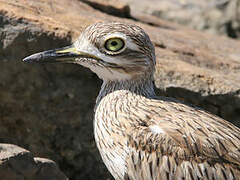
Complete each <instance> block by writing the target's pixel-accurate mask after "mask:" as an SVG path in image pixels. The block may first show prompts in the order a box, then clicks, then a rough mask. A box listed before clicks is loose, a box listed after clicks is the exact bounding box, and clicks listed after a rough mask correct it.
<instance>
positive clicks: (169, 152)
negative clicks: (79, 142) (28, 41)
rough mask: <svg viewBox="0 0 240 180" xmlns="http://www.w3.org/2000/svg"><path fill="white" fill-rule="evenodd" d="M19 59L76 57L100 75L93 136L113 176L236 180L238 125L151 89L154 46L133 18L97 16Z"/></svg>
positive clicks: (154, 179)
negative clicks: (63, 39)
mask: <svg viewBox="0 0 240 180" xmlns="http://www.w3.org/2000/svg"><path fill="white" fill-rule="evenodd" d="M23 61H24V62H29V63H31V62H38V63H44V62H54V63H55V62H59V63H75V64H79V65H82V66H84V67H87V68H89V69H91V71H93V72H94V73H96V74H97V76H98V77H99V78H100V79H102V81H103V82H102V86H101V90H100V92H99V94H98V97H97V98H96V105H95V109H94V137H95V142H96V144H97V148H98V150H99V152H100V155H101V158H102V160H103V162H104V164H105V165H106V167H107V169H108V170H109V172H110V173H111V174H112V176H113V177H114V179H116V180H178V179H185V180H199V179H203V180H208V179H209V180H210V179H211V180H213V179H215V180H236V179H240V129H239V128H238V127H236V126H234V125H233V124H231V123H230V122H228V121H226V120H224V119H222V118H220V117H218V116H216V115H213V114H211V113H209V112H207V111H205V110H203V109H201V108H198V107H196V106H194V105H191V104H187V103H184V102H182V101H180V100H177V99H174V98H171V97H165V96H157V95H156V94H155V92H154V78H153V75H154V72H155V65H156V57H155V48H154V45H153V43H152V42H151V40H150V37H149V36H148V35H147V33H146V32H145V31H144V30H143V29H142V28H141V27H139V26H137V25H135V24H127V23H123V22H98V23H95V24H92V25H90V26H88V27H87V28H86V29H85V30H83V32H82V33H81V35H80V36H79V38H78V39H77V40H76V41H75V42H74V43H73V44H72V45H70V46H67V47H63V48H58V49H53V50H48V51H43V52H40V53H36V54H33V55H31V56H28V57H26V58H24V59H23Z"/></svg>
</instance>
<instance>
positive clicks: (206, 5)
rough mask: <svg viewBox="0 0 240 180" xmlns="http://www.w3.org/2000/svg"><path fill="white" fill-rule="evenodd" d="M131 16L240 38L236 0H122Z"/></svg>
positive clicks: (238, 11) (239, 3)
mask: <svg viewBox="0 0 240 180" xmlns="http://www.w3.org/2000/svg"><path fill="white" fill-rule="evenodd" d="M123 2H125V3H127V4H128V5H129V6H130V8H131V15H132V16H135V14H139V13H140V14H143V13H144V14H149V15H154V16H156V17H160V18H161V19H165V20H168V21H172V22H176V23H178V24H182V25H186V26H188V27H192V28H194V29H197V30H202V31H206V32H210V33H212V34H220V35H226V36H228V37H232V38H240V1H239V0H211V1H209V0H201V1H195V0H161V1H159V0H142V1H141V3H139V1H138V0H123Z"/></svg>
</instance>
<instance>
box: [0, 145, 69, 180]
mask: <svg viewBox="0 0 240 180" xmlns="http://www.w3.org/2000/svg"><path fill="white" fill-rule="evenodd" d="M0 179H4V180H24V179H31V180H46V179H51V180H67V178H66V176H65V175H64V174H63V173H62V172H61V171H60V170H59V169H58V167H57V165H56V163H55V162H53V161H51V160H49V159H43V158H33V155H32V154H31V153H30V152H29V151H27V150H25V149H23V148H21V147H19V146H16V145H12V144H0Z"/></svg>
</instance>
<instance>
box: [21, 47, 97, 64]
mask: <svg viewBox="0 0 240 180" xmlns="http://www.w3.org/2000/svg"><path fill="white" fill-rule="evenodd" d="M76 58H94V59H96V60H97V59H99V58H97V57H95V56H93V55H91V54H88V53H84V52H81V51H78V50H77V49H76V48H75V47H74V45H71V46H67V47H64V48H60V49H54V50H49V51H43V52H40V53H36V54H33V55H31V56H28V57H26V58H24V59H23V61H24V62H63V63H74V62H75V61H76Z"/></svg>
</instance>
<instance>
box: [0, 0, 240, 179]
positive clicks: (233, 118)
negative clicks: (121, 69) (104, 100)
mask: <svg viewBox="0 0 240 180" xmlns="http://www.w3.org/2000/svg"><path fill="white" fill-rule="evenodd" d="M116 1H117V0H116ZM89 2H90V1H89ZM89 2H86V1H78V0H71V1H69V0H61V1H60V0H39V1H34V0H29V1H17V0H11V1H8V0H2V1H0V37H1V38H0V142H2V143H12V144H19V145H21V146H22V147H24V148H26V149H29V150H30V151H31V152H33V153H34V154H35V155H36V156H39V157H47V158H50V159H53V160H54V161H56V163H57V164H58V165H59V167H60V169H61V170H62V171H63V172H64V174H66V176H67V177H69V178H70V179H71V180H79V179H90V180H91V179H92V180H97V179H109V178H111V177H110V175H109V173H108V172H107V170H106V168H105V166H104V164H103V163H102V160H101V158H100V156H99V154H98V151H97V149H96V146H95V142H94V137H93V125H92V124H93V122H92V119H93V108H94V104H95V98H96V96H97V94H98V91H99V89H100V85H101V81H100V80H99V79H98V78H97V77H96V75H95V74H93V73H92V72H90V71H89V70H88V69H85V68H83V67H80V66H78V65H73V64H68V65H63V64H47V65H41V64H31V65H29V64H24V63H22V61H21V59H22V58H24V57H25V56H27V55H30V54H32V53H35V52H39V51H43V50H47V49H53V48H57V47H61V46H66V45H69V44H70V43H71V41H73V40H75V39H76V38H77V36H78V35H79V34H80V33H81V31H82V29H83V28H84V27H86V26H87V25H89V24H92V23H94V22H99V21H122V22H127V23H135V24H137V25H139V26H141V27H142V28H143V29H145V30H146V31H147V33H149V35H150V37H151V39H152V41H153V43H154V44H155V47H156V55H157V69H156V73H155V84H156V86H157V88H158V89H157V91H158V93H159V94H163V95H167V96H172V97H176V98H178V99H181V100H184V101H185V102H190V103H193V104H195V105H198V106H201V107H202V108H204V109H206V110H208V111H211V112H213V113H215V114H217V115H219V116H221V117H223V118H224V119H226V120H229V121H230V122H232V123H234V124H236V125H238V126H240V120H239V117H240V84H239V77H240V53H239V47H240V42H238V41H235V40H232V39H228V38H224V37H218V36H214V35H209V34H204V33H201V32H197V31H194V30H191V29H188V28H186V27H182V26H180V25H176V24H172V23H170V22H167V21H164V20H160V19H158V18H156V17H154V16H151V15H145V14H141V13H138V14H136V15H133V14H132V13H131V11H130V17H128V16H124V17H125V18H123V16H121V17H118V13H116V14H114V13H113V14H111V13H109V9H108V10H106V11H107V12H104V11H105V8H104V7H111V6H113V7H115V8H116V9H119V12H121V10H122V9H124V8H123V7H127V4H126V5H124V4H122V5H117V3H116V6H114V3H110V5H107V1H104V2H103V3H102V4H101V1H96V2H97V3H98V4H97V6H98V7H97V8H96V4H92V3H89ZM91 2H93V1H91ZM42 171H47V170H45V169H42Z"/></svg>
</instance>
